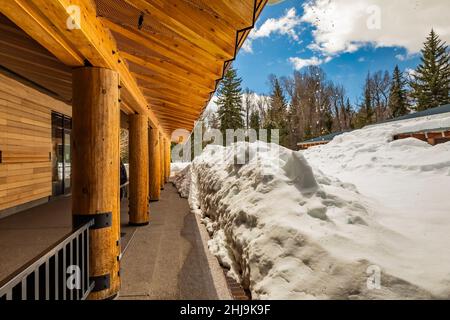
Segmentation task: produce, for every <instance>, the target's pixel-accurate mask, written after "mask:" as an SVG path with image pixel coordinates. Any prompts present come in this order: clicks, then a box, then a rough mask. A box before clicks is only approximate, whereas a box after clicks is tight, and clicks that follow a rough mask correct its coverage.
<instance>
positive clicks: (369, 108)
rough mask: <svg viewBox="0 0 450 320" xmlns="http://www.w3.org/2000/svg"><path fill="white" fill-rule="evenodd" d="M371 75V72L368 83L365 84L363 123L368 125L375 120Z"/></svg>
mask: <svg viewBox="0 0 450 320" xmlns="http://www.w3.org/2000/svg"><path fill="white" fill-rule="evenodd" d="M370 81H371V77H370V73H369V74H368V75H367V79H366V84H365V85H364V102H363V106H362V110H361V111H362V113H363V114H362V119H361V120H362V122H363V123H362V125H363V126H365V125H368V124H371V123H372V122H373V115H374V110H373V105H372V91H371V83H370Z"/></svg>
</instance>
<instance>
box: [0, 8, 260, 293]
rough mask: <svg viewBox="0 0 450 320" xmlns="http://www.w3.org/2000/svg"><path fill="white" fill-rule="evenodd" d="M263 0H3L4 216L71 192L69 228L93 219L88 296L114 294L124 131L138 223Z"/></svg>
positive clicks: (0, 173) (0, 139) (0, 123)
mask: <svg viewBox="0 0 450 320" xmlns="http://www.w3.org/2000/svg"><path fill="white" fill-rule="evenodd" d="M267 2H268V0H215V1H209V0H164V1H160V0H8V1H1V2H0V11H1V14H0V66H1V68H0V216H1V215H7V214H11V213H13V212H14V211H17V210H20V209H21V208H24V207H25V206H29V205H33V204H36V203H40V202H42V201H47V200H48V197H51V196H59V195H62V194H68V193H71V195H72V197H73V201H72V203H73V204H72V213H73V227H74V229H77V228H79V227H81V226H83V225H84V224H85V223H86V222H87V221H90V220H92V219H93V220H92V221H93V222H92V223H93V227H91V228H90V231H89V238H90V242H89V243H90V250H89V251H90V257H89V266H90V269H89V270H90V274H89V276H90V278H91V279H94V280H95V281H94V283H95V288H94V289H93V290H92V292H90V296H89V297H90V298H91V299H104V298H109V297H112V296H114V295H115V294H116V293H117V292H118V290H119V288H120V273H119V263H120V262H119V258H118V257H119V256H120V243H119V238H118V237H119V234H120V225H119V221H118V210H119V129H120V127H127V128H128V129H129V132H130V146H129V149H130V185H129V193H130V194H129V198H130V223H133V224H136V225H144V224H146V223H148V221H149V200H150V199H151V200H157V199H158V197H159V191H160V189H161V188H162V187H163V185H164V183H165V182H167V179H168V176H169V170H170V149H169V148H170V141H171V138H172V137H171V133H172V132H173V131H174V130H176V129H186V130H188V131H191V130H192V128H193V127H194V122H195V121H196V120H197V119H198V118H199V116H200V115H201V113H202V112H203V110H204V108H205V107H206V106H207V104H208V102H209V101H210V99H211V97H212V95H213V94H214V92H215V90H216V89H217V86H218V84H219V82H220V80H221V79H222V77H223V75H224V72H225V71H226V69H227V68H228V67H229V66H230V64H231V62H232V61H233V60H234V59H235V57H236V54H237V52H238V50H239V48H240V47H241V46H242V45H243V43H244V41H245V39H246V37H247V36H248V34H249V32H250V31H251V29H252V28H253V27H254V24H255V21H256V19H257V18H258V16H259V14H260V13H261V11H262V9H263V8H264V6H265V5H266V3H267ZM175 138H176V137H175Z"/></svg>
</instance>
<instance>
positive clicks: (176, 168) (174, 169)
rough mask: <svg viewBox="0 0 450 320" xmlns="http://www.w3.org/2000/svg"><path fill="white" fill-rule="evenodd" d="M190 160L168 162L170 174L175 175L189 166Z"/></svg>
mask: <svg viewBox="0 0 450 320" xmlns="http://www.w3.org/2000/svg"><path fill="white" fill-rule="evenodd" d="M190 164H191V163H190V162H172V163H171V164H170V175H171V176H175V175H176V174H177V173H178V172H180V171H182V170H183V169H184V168H186V167H187V166H189V165H190Z"/></svg>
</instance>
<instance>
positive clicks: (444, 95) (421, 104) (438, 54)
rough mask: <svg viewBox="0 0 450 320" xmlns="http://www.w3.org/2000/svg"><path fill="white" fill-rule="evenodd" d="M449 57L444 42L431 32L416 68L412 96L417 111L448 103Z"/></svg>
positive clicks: (449, 81) (449, 82) (449, 99)
mask: <svg viewBox="0 0 450 320" xmlns="http://www.w3.org/2000/svg"><path fill="white" fill-rule="evenodd" d="M449 59H450V56H449V53H448V50H447V45H446V43H445V42H443V41H442V40H440V39H439V36H438V35H437V34H436V32H434V30H431V32H430V35H429V36H428V37H427V40H426V42H425V43H424V48H423V49H422V58H421V61H422V62H421V64H420V65H419V66H418V67H417V70H416V72H415V75H414V80H413V82H412V83H411V86H412V88H413V93H412V96H413V98H415V100H416V103H417V106H416V109H417V110H418V111H422V110H426V109H429V108H434V107H437V106H440V105H444V104H447V103H449V102H450V98H449V86H450V62H449Z"/></svg>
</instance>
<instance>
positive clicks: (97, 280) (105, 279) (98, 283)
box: [89, 273, 110, 292]
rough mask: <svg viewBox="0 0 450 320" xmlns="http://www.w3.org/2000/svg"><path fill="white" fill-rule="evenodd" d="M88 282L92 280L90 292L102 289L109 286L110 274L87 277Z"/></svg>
mask: <svg viewBox="0 0 450 320" xmlns="http://www.w3.org/2000/svg"><path fill="white" fill-rule="evenodd" d="M89 280H90V282H94V288H93V289H92V292H97V291H102V290H106V289H109V287H110V275H109V273H108V274H104V275H102V276H94V277H89Z"/></svg>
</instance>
